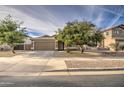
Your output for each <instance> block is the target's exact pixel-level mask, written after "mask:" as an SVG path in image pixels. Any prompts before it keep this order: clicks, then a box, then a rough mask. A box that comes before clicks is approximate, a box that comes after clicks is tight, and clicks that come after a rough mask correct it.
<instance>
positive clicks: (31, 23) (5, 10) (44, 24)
mask: <svg viewBox="0 0 124 93" xmlns="http://www.w3.org/2000/svg"><path fill="white" fill-rule="evenodd" d="M46 12H47V16H48V17H49V19H51V20H52V21H53V20H54V18H53V17H52V14H50V13H48V11H46ZM8 14H10V15H12V17H14V19H17V20H21V21H24V24H23V25H24V26H26V27H27V28H30V29H36V30H37V31H41V32H43V33H46V34H50V35H51V34H54V31H55V30H56V29H57V28H58V27H57V26H56V25H54V24H52V23H51V22H48V21H42V20H38V19H37V18H35V17H31V16H29V15H28V14H26V13H24V12H21V11H19V10H17V9H15V8H12V7H8V6H0V18H4V17H5V16H7V15H8ZM48 14H49V15H48Z"/></svg>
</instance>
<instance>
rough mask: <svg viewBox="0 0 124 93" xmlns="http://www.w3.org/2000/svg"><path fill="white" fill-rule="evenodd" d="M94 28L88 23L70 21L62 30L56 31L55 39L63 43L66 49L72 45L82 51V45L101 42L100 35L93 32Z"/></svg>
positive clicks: (97, 32)
mask: <svg viewBox="0 0 124 93" xmlns="http://www.w3.org/2000/svg"><path fill="white" fill-rule="evenodd" d="M94 28H96V26H95V25H94V24H93V23H91V22H89V21H72V22H68V23H67V24H66V25H65V27H64V28H63V29H58V31H57V34H56V39H57V40H58V41H62V42H64V43H65V45H66V46H67V47H69V46H72V45H78V46H80V49H81V51H82V52H83V51H84V47H83V46H84V45H90V43H91V42H92V43H94V42H95V43H96V42H97V44H98V42H101V40H102V37H103V36H102V34H101V32H99V31H94Z"/></svg>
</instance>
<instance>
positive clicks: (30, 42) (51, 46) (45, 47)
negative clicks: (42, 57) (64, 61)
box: [15, 36, 57, 51]
mask: <svg viewBox="0 0 124 93" xmlns="http://www.w3.org/2000/svg"><path fill="white" fill-rule="evenodd" d="M56 44H57V43H56V40H55V38H54V37H53V36H41V37H37V38H31V37H28V38H26V40H25V42H24V43H23V44H20V45H18V46H16V47H15V49H16V50H35V51H37V50H42V51H54V50H55V49H56V47H57V45H56Z"/></svg>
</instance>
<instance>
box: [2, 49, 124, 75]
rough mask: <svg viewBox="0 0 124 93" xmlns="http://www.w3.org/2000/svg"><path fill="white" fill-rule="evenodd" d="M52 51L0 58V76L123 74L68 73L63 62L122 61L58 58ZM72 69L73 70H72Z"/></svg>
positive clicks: (123, 71)
mask: <svg viewBox="0 0 124 93" xmlns="http://www.w3.org/2000/svg"><path fill="white" fill-rule="evenodd" d="M53 55H54V51H31V52H26V53H25V54H22V55H17V56H14V57H1V58H0V76H44V75H46V76H48V75H75V74H77V75H101V74H124V70H117V71H92V70H91V71H86V70H84V71H80V70H79V71H77V70H76V71H69V68H68V67H67V65H66V63H65V61H69V60H75V61H76V60H77V61H86V60H89V61H93V60H94V61H97V60H105V61H106V60H122V61H123V60H124V59H122V58H121V59H116V58H115V59H113V58H78V57H75V58H74V57H73V58H69V57H68V58H67V57H66V58H58V57H54V56H53ZM72 69H73V68H72Z"/></svg>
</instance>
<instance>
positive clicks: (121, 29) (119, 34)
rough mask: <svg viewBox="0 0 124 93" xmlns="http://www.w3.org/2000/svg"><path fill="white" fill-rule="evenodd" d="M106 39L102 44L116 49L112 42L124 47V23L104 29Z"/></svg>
mask: <svg viewBox="0 0 124 93" xmlns="http://www.w3.org/2000/svg"><path fill="white" fill-rule="evenodd" d="M103 35H104V40H103V41H102V46H103V47H104V48H109V49H110V50H114V49H113V47H112V46H111V44H116V43H118V44H119V47H124V25H123V24H122V25H118V26H115V27H112V28H109V29H107V30H105V31H103Z"/></svg>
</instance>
